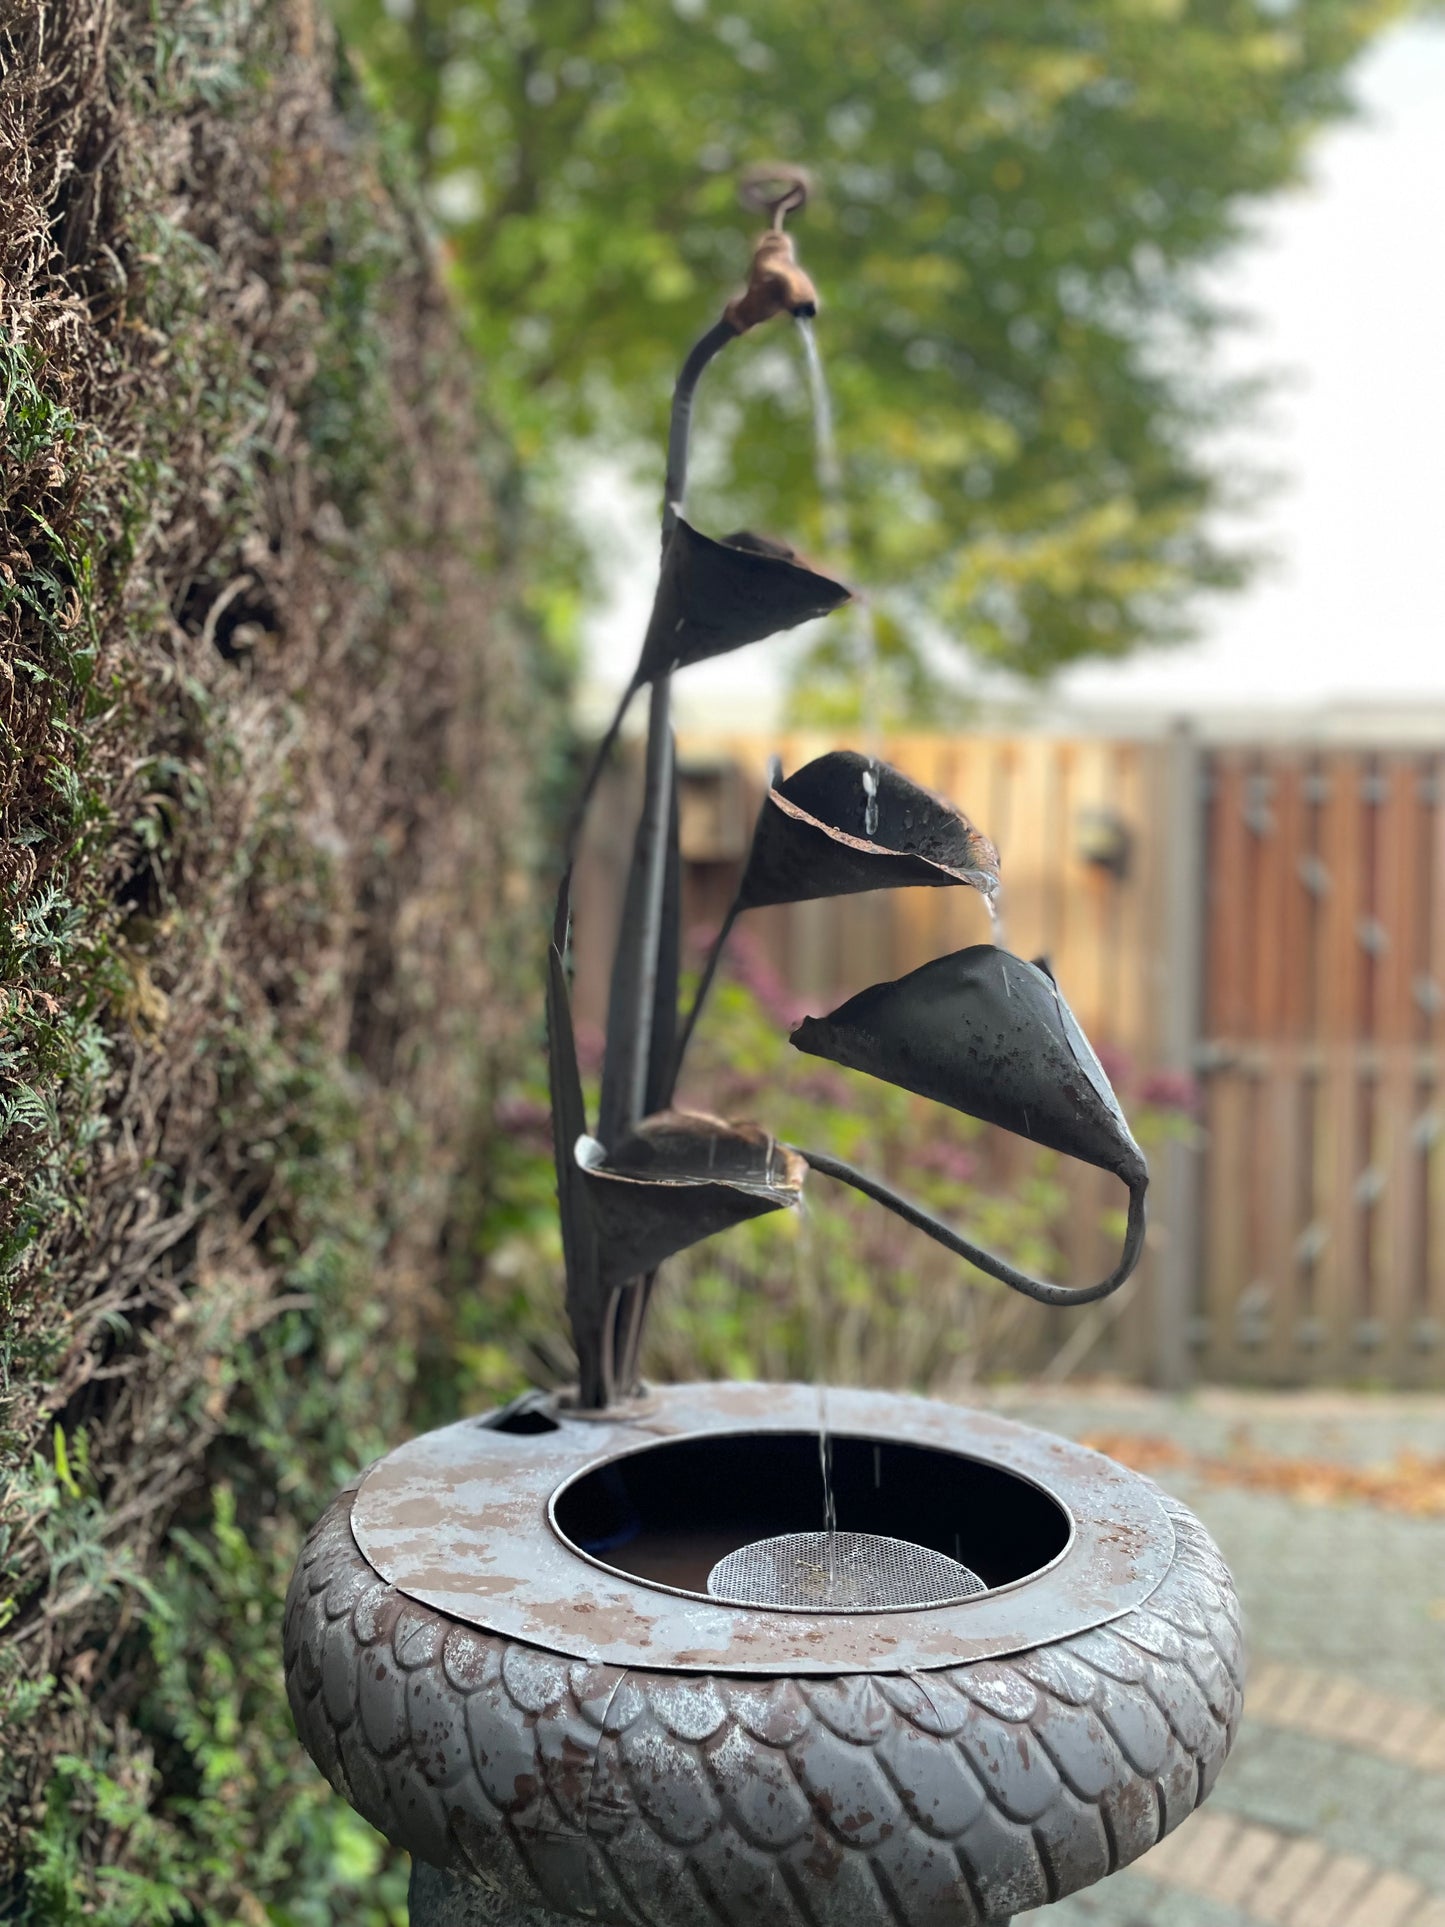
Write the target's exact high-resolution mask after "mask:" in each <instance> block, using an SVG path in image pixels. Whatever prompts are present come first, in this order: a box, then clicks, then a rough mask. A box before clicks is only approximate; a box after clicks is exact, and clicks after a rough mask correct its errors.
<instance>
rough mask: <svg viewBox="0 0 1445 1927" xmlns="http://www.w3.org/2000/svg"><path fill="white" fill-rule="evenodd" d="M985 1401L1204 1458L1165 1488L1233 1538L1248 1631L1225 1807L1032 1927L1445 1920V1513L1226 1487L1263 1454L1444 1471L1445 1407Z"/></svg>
mask: <svg viewBox="0 0 1445 1927" xmlns="http://www.w3.org/2000/svg"><path fill="white" fill-rule="evenodd" d="M980 1402H986V1403H988V1404H991V1405H993V1406H995V1407H996V1408H998V1409H1001V1410H1004V1411H1008V1412H1010V1413H1012V1414H1014V1415H1016V1416H1018V1417H1021V1418H1025V1419H1028V1420H1029V1421H1030V1422H1032V1423H1034V1424H1038V1425H1043V1426H1045V1427H1047V1428H1049V1429H1050V1430H1053V1431H1057V1432H1064V1433H1067V1434H1069V1435H1070V1436H1072V1437H1083V1438H1087V1437H1089V1436H1091V1435H1093V1436H1097V1435H1099V1434H1104V1433H1107V1434H1114V1435H1120V1434H1122V1435H1126V1437H1127V1435H1128V1434H1131V1433H1132V1434H1138V1435H1140V1437H1141V1438H1143V1439H1154V1440H1159V1439H1168V1440H1169V1441H1171V1443H1173V1444H1174V1445H1176V1446H1180V1447H1183V1448H1184V1449H1185V1451H1186V1452H1187V1453H1188V1454H1189V1455H1190V1461H1189V1463H1188V1465H1187V1466H1186V1467H1183V1468H1177V1469H1175V1470H1166V1469H1162V1468H1161V1470H1160V1471H1159V1472H1158V1473H1156V1475H1155V1476H1157V1477H1158V1478H1159V1479H1160V1482H1161V1483H1162V1484H1164V1485H1166V1486H1168V1487H1169V1488H1170V1489H1172V1490H1174V1491H1176V1492H1178V1494H1179V1496H1180V1497H1181V1498H1182V1499H1184V1500H1185V1502H1186V1503H1187V1504H1189V1505H1191V1506H1193V1507H1194V1508H1195V1510H1196V1511H1197V1512H1198V1513H1199V1514H1200V1516H1201V1518H1203V1519H1204V1521H1205V1523H1206V1524H1207V1525H1208V1526H1209V1528H1210V1530H1211V1531H1212V1532H1213V1534H1214V1536H1215V1538H1216V1539H1217V1540H1218V1541H1219V1544H1220V1547H1221V1548H1222V1550H1223V1552H1224V1555H1225V1557H1226V1558H1227V1559H1228V1561H1229V1563H1230V1566H1231V1567H1232V1569H1233V1571H1234V1574H1235V1578H1236V1580H1237V1581H1238V1583H1239V1588H1240V1592H1241V1595H1242V1597H1243V1600H1244V1604H1245V1611H1246V1618H1247V1624H1248V1628H1249V1648H1250V1658H1251V1670H1250V1680H1249V1686H1248V1689H1247V1692H1246V1696H1245V1715H1244V1725H1243V1729H1242V1731H1241V1733H1240V1737H1239V1741H1238V1743H1237V1745H1236V1748H1235V1752H1234V1755H1233V1758H1232V1759H1231V1761H1230V1763H1229V1765H1228V1766H1227V1767H1226V1768H1225V1771H1224V1773H1223V1775H1222V1777H1221V1779H1220V1781H1219V1784H1218V1786H1217V1788H1216V1789H1215V1792H1214V1795H1213V1797H1212V1798H1211V1800H1210V1802H1209V1804H1208V1805H1207V1806H1206V1807H1204V1808H1203V1809H1202V1810H1201V1811H1200V1812H1199V1813H1197V1814H1195V1815H1194V1816H1193V1817H1192V1818H1191V1819H1189V1820H1188V1821H1186V1822H1185V1824H1184V1825H1183V1826H1182V1827H1180V1828H1179V1830H1178V1831H1177V1832H1176V1833H1175V1834H1173V1835H1171V1837H1170V1838H1169V1839H1168V1840H1167V1841H1165V1842H1164V1843H1162V1844H1161V1845H1160V1846H1159V1847H1157V1848H1156V1849H1155V1850H1154V1851H1153V1852H1152V1853H1151V1854H1148V1855H1147V1856H1146V1857H1145V1858H1144V1860H1143V1861H1141V1862H1139V1863H1138V1864H1137V1865H1136V1866H1135V1867H1132V1868H1129V1869H1128V1870H1126V1871H1125V1872H1124V1873H1122V1874H1119V1875H1118V1876H1116V1878H1114V1879H1113V1880H1109V1881H1105V1882H1104V1883H1103V1885H1102V1886H1100V1887H1097V1888H1095V1889H1093V1890H1092V1891H1091V1892H1089V1893H1085V1894H1080V1895H1076V1896H1075V1897H1074V1898H1073V1899H1071V1900H1066V1901H1061V1902H1059V1903H1057V1904H1056V1905H1055V1906H1052V1907H1048V1908H1043V1909H1041V1910H1040V1911H1039V1912H1038V1913H1036V1914H1031V1915H1028V1916H1026V1918H1027V1919H1028V1921H1029V1922H1030V1927H1033V1923H1035V1922H1036V1923H1037V1927H1257V1924H1258V1923H1265V1924H1266V1927H1445V1518H1442V1517H1438V1516H1437V1517H1411V1516H1409V1515H1407V1514H1404V1513H1401V1512H1398V1511H1391V1510H1387V1509H1385V1508H1383V1507H1380V1506H1377V1505H1369V1504H1361V1503H1358V1502H1351V1503H1342V1504H1341V1503H1311V1502H1309V1499H1308V1497H1304V1498H1301V1497H1299V1496H1281V1495H1280V1494H1279V1493H1278V1492H1272V1491H1259V1490H1250V1489H1248V1488H1247V1487H1243V1486H1237V1485H1234V1484H1232V1483H1230V1482H1229V1478H1228V1472H1227V1468H1228V1464H1229V1462H1230V1460H1231V1456H1233V1457H1234V1458H1236V1459H1237V1458H1238V1456H1239V1454H1240V1451H1241V1447H1242V1446H1243V1445H1244V1444H1245V1443H1246V1442H1247V1444H1248V1446H1249V1447H1251V1448H1253V1449H1254V1450H1255V1451H1257V1452H1268V1453H1270V1454H1273V1455H1276V1456H1278V1457H1279V1458H1282V1459H1291V1458H1295V1459H1301V1460H1303V1459H1309V1460H1314V1461H1325V1462H1330V1463H1334V1464H1341V1465H1351V1466H1365V1465H1378V1464H1384V1463H1386V1462H1387V1461H1390V1460H1392V1459H1397V1458H1398V1457H1399V1455H1400V1454H1401V1453H1415V1454H1417V1455H1419V1456H1420V1457H1421V1458H1425V1459H1429V1458H1438V1459H1445V1399H1440V1398H1426V1397H1420V1398H1415V1397H1389V1396H1384V1397H1380V1398H1371V1397H1369V1396H1368V1395H1361V1396H1354V1395H1346V1394H1331V1395H1328V1396H1326V1395H1320V1394H1307V1395H1301V1396H1299V1397H1290V1396H1288V1395H1283V1394H1262V1395H1251V1394H1245V1393H1214V1392H1212V1393H1201V1394H1199V1395H1197V1396H1195V1397H1192V1398H1187V1399H1177V1400H1176V1399H1165V1398H1161V1397H1157V1396H1154V1395H1151V1394H1144V1393H1136V1392H1130V1391H1099V1392H1083V1391H1078V1390H1075V1389H1072V1388H1068V1389H1060V1390H1058V1391H1050V1392H1040V1391H1039V1390H1037V1389H1036V1388H1017V1389H1010V1390H1007V1391H994V1392H990V1393H989V1394H987V1395H986V1396H985V1398H984V1399H983V1400H981V1401H980ZM1121 1449H1123V1448H1121Z"/></svg>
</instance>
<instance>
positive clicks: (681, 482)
mask: <svg viewBox="0 0 1445 1927" xmlns="http://www.w3.org/2000/svg"><path fill="white" fill-rule="evenodd" d="M737 338H738V331H737V329H736V328H735V327H734V326H733V324H732V323H731V322H730V321H715V322H714V323H713V325H712V326H711V327H710V328H709V329H708V331H707V333H706V334H705V335H702V336H700V337H699V339H698V340H696V341H695V342H694V343H693V344H692V347H691V348H690V349H689V350H688V355H687V360H686V361H684V362H683V364H682V367H681V369H680V370H679V372H678V377H677V386H676V387H675V388H674V389H673V391H672V420H671V422H670V423H669V425H668V431H667V480H666V482H665V483H664V484H663V498H662V539H663V541H664V542H666V541H667V538H668V536H669V535H671V534H672V531H673V529H674V528H675V527H676V525H677V518H678V517H679V516H680V515H681V514H682V511H683V506H684V504H685V502H686V499H687V455H688V443H689V440H690V438H691V435H692V403H693V397H694V395H695V394H696V393H697V384H698V382H699V381H700V380H701V379H702V371H703V369H704V368H706V367H707V365H708V363H709V362H710V361H711V360H712V359H713V357H714V355H720V354H721V353H722V351H723V349H724V348H726V347H727V345H728V343H729V342H730V341H736V340H737Z"/></svg>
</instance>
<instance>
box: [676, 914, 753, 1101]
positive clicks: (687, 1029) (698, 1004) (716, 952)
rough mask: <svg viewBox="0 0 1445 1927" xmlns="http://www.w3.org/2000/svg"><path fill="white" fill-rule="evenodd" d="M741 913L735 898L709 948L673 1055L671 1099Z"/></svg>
mask: <svg viewBox="0 0 1445 1927" xmlns="http://www.w3.org/2000/svg"><path fill="white" fill-rule="evenodd" d="M741 911H742V904H741V903H740V902H739V901H738V899H737V898H736V897H734V898H733V900H732V902H731V903H730V904H729V905H728V912H727V915H726V916H725V917H724V918H723V920H722V928H721V929H720V930H719V931H718V933H717V935H716V936H715V937H714V938H713V940H712V944H711V946H710V947H709V950H708V953H707V961H706V962H705V963H704V964H703V967H702V975H701V976H700V977H699V978H698V980H697V989H696V990H695V991H694V992H693V993H692V1002H691V1004H690V1005H689V1006H688V1012H687V1016H686V1017H685V1018H684V1019H683V1025H682V1032H681V1034H680V1036H679V1037H678V1040H677V1050H676V1051H675V1052H674V1054H673V1059H672V1076H671V1079H670V1080H669V1091H668V1095H669V1097H670V1096H671V1095H672V1092H673V1091H674V1090H676V1088H677V1080H678V1078H679V1077H681V1075H682V1060H683V1058H684V1057H686V1055H687V1047H688V1044H689V1042H690V1041H691V1039H692V1033H693V1030H694V1029H695V1027H696V1025H697V1020H698V1018H699V1017H700V1016H701V1014H702V1007H703V1004H704V1003H705V1002H706V1000H707V994H708V992H709V991H710V990H711V989H712V980H713V978H714V977H715V976H716V975H717V967H718V965H719V963H720V962H721V961H722V953H723V946H724V944H726V942H727V940H728V938H729V936H730V935H731V934H732V927H733V925H734V924H735V923H736V922H737V920H738V916H739V914H740V913H741Z"/></svg>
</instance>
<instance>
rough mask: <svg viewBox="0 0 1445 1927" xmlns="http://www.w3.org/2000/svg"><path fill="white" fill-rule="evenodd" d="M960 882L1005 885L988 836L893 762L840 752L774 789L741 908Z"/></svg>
mask: <svg viewBox="0 0 1445 1927" xmlns="http://www.w3.org/2000/svg"><path fill="white" fill-rule="evenodd" d="M958 883H970V884H972V885H973V886H974V888H975V889H979V890H982V891H983V892H984V893H985V894H986V895H992V893H993V892H994V890H996V889H997V887H998V851H997V850H996V849H995V848H994V846H993V845H992V843H990V842H989V840H988V838H987V837H986V836H985V835H984V834H983V833H982V831H980V830H978V829H975V827H974V825H973V824H972V823H970V822H969V820H968V818H967V817H966V816H965V815H964V814H963V812H962V810H959V809H956V808H955V807H954V805H953V804H952V803H950V802H948V801H947V800H946V799H945V798H944V797H941V796H935V795H934V793H933V791H932V790H926V789H924V788H923V786H922V785H921V784H920V783H914V782H912V781H910V779H909V778H908V777H906V776H905V775H904V774H903V772H902V771H901V770H896V769H894V768H893V766H892V764H890V763H882V762H880V761H879V760H878V758H877V757H876V756H860V755H859V753H858V752H857V750H852V749H835V750H829V751H828V753H827V754H826V755H824V756H819V757H816V758H815V759H814V761H813V762H811V763H805V764H804V766H803V767H802V769H799V770H795V771H794V772H793V774H792V775H791V776H789V777H787V778H785V779H779V780H776V781H774V783H773V784H772V785H771V787H770V788H769V790H768V794H767V798H766V800H765V801H764V803H763V807H762V811H761V813H760V814H759V816H758V825H757V829H756V830H755V831H754V833H753V846H752V849H751V851H750V852H749V855H748V865H747V869H746V871H745V872H744V875H743V880H742V884H741V886H740V888H739V890H738V904H737V907H738V909H739V910H753V909H757V908H759V907H761V906H762V905H764V904H770V903H803V902H806V901H808V900H809V899H810V898H813V897H840V896H849V895H852V894H855V893H856V892H858V891H860V890H887V889H897V888H902V887H904V886H906V885H909V884H925V885H927V884H932V885H948V884H958Z"/></svg>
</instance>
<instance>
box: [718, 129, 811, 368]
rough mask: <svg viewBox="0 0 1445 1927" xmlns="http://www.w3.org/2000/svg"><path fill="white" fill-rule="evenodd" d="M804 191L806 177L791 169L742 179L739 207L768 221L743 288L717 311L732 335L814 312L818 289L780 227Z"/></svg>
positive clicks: (766, 169)
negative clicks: (767, 217)
mask: <svg viewBox="0 0 1445 1927" xmlns="http://www.w3.org/2000/svg"><path fill="white" fill-rule="evenodd" d="M808 188H809V180H808V176H807V175H806V174H805V173H804V172H803V171H802V169H801V168H797V167H764V168H756V169H754V170H753V171H752V172H751V173H750V174H748V175H746V176H745V177H744V180H743V183H742V189H741V192H742V198H743V201H744V203H745V204H746V205H747V206H749V207H755V208H757V209H759V210H760V211H766V212H767V213H768V214H770V215H771V216H772V222H771V225H770V226H769V228H768V231H767V233H766V234H764V235H763V236H762V237H761V238H760V239H759V241H758V244H757V246H756V247H755V248H754V249H753V259H752V266H751V267H750V268H749V270H748V285H747V287H746V288H745V289H744V290H743V292H742V293H741V294H739V295H735V296H734V297H733V299H732V300H731V301H730V302H729V303H728V304H727V306H726V308H724V309H723V320H724V321H725V322H726V323H727V324H728V326H729V327H730V328H732V329H733V330H734V332H735V333H737V334H746V332H747V330H748V329H749V328H755V327H757V325H758V323H759V322H760V321H771V320H772V318H773V316H774V315H776V314H790V315H794V316H798V317H801V318H807V317H810V316H812V315H815V314H816V313H817V312H818V290H817V289H816V288H815V287H814V286H813V283H812V281H811V280H810V279H809V277H808V275H807V274H806V273H805V272H804V271H803V269H802V268H800V267H799V265H798V260H797V256H796V254H795V252H794V249H793V240H792V236H791V235H790V234H787V233H786V232H785V231H784V228H783V222H784V220H785V219H786V217H787V216H788V215H789V214H791V213H793V212H795V211H796V210H797V209H798V208H801V207H802V206H804V204H805V203H806V201H807V199H808Z"/></svg>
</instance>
